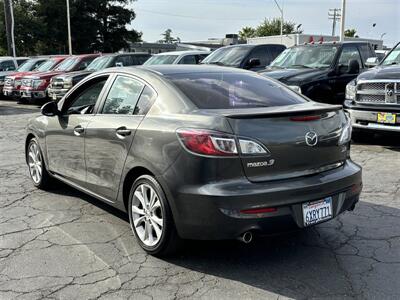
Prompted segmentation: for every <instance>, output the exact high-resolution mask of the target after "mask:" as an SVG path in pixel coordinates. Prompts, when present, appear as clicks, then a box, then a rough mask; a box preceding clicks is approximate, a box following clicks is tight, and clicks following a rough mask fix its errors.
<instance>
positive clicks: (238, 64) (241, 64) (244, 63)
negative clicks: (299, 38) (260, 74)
mask: <svg viewBox="0 0 400 300" xmlns="http://www.w3.org/2000/svg"><path fill="white" fill-rule="evenodd" d="M285 49H286V47H285V46H283V45H274V44H268V45H247V44H246V45H234V46H226V47H222V48H219V49H218V50H215V51H214V52H213V53H211V54H210V55H209V56H207V57H206V58H205V59H204V60H203V62H202V64H211V65H220V66H227V67H235V68H241V69H247V70H251V71H259V70H262V69H264V68H265V67H266V66H268V65H269V64H270V63H271V62H272V61H273V60H274V59H275V58H276V57H277V56H278V55H279V54H280V53H281V52H282V51H283V50H285Z"/></svg>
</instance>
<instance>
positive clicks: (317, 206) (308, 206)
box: [302, 197, 333, 227]
mask: <svg viewBox="0 0 400 300" xmlns="http://www.w3.org/2000/svg"><path fill="white" fill-rule="evenodd" d="M302 212H303V225H304V227H308V226H312V225H315V224H318V223H321V222H324V221H327V220H330V219H332V218H333V211H332V197H326V198H324V199H320V200H317V201H310V202H305V203H303V204H302Z"/></svg>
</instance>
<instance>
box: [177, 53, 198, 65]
mask: <svg viewBox="0 0 400 300" xmlns="http://www.w3.org/2000/svg"><path fill="white" fill-rule="evenodd" d="M179 64H181V65H195V64H196V57H195V56H194V55H186V56H184V57H182V58H181V60H180V61H179Z"/></svg>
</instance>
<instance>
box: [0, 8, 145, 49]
mask: <svg viewBox="0 0 400 300" xmlns="http://www.w3.org/2000/svg"><path fill="white" fill-rule="evenodd" d="M133 1H134V0H113V1H111V0H70V16H71V35H72V48H73V52H74V53H75V54H79V53H90V52H95V51H101V52H116V51H118V50H120V49H121V48H124V47H127V45H128V41H131V42H137V41H140V40H141V33H140V32H137V31H135V30H134V29H128V28H127V25H129V24H130V23H131V22H132V21H133V20H134V19H135V17H136V14H135V12H134V11H133V9H131V8H129V7H128V5H131V4H132V3H133ZM13 5H14V20H15V43H16V50H17V55H35V54H64V53H68V32H67V11H66V2H65V0H34V1H32V0H14V1H13ZM6 49H7V40H6V36H5V24H4V3H3V1H2V0H0V54H2V53H5V52H7V50H6Z"/></svg>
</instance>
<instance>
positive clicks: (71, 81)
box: [48, 53, 151, 101]
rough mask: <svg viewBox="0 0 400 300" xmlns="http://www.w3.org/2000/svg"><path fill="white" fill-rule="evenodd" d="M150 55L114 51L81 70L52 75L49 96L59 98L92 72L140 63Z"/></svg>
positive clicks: (56, 99) (54, 98)
mask: <svg viewBox="0 0 400 300" xmlns="http://www.w3.org/2000/svg"><path fill="white" fill-rule="evenodd" d="M150 56H151V55H150V54H147V53H115V54H106V55H103V56H100V57H98V58H96V59H95V60H93V61H92V62H91V63H90V65H89V66H88V67H87V68H86V69H85V70H83V71H75V72H70V73H65V74H61V75H57V76H54V77H53V78H52V79H51V80H50V85H49V88H48V95H49V98H50V99H52V100H54V101H58V100H60V99H61V98H62V97H63V96H64V95H65V94H66V93H67V92H68V91H69V90H70V89H71V88H72V87H73V86H74V85H75V84H77V83H78V82H79V81H81V80H82V79H83V78H85V77H86V76H88V75H89V74H91V73H93V72H96V71H99V70H102V69H106V68H110V67H123V66H134V65H142V64H143V63H144V62H145V61H146V60H147V59H148V58H149V57H150Z"/></svg>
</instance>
